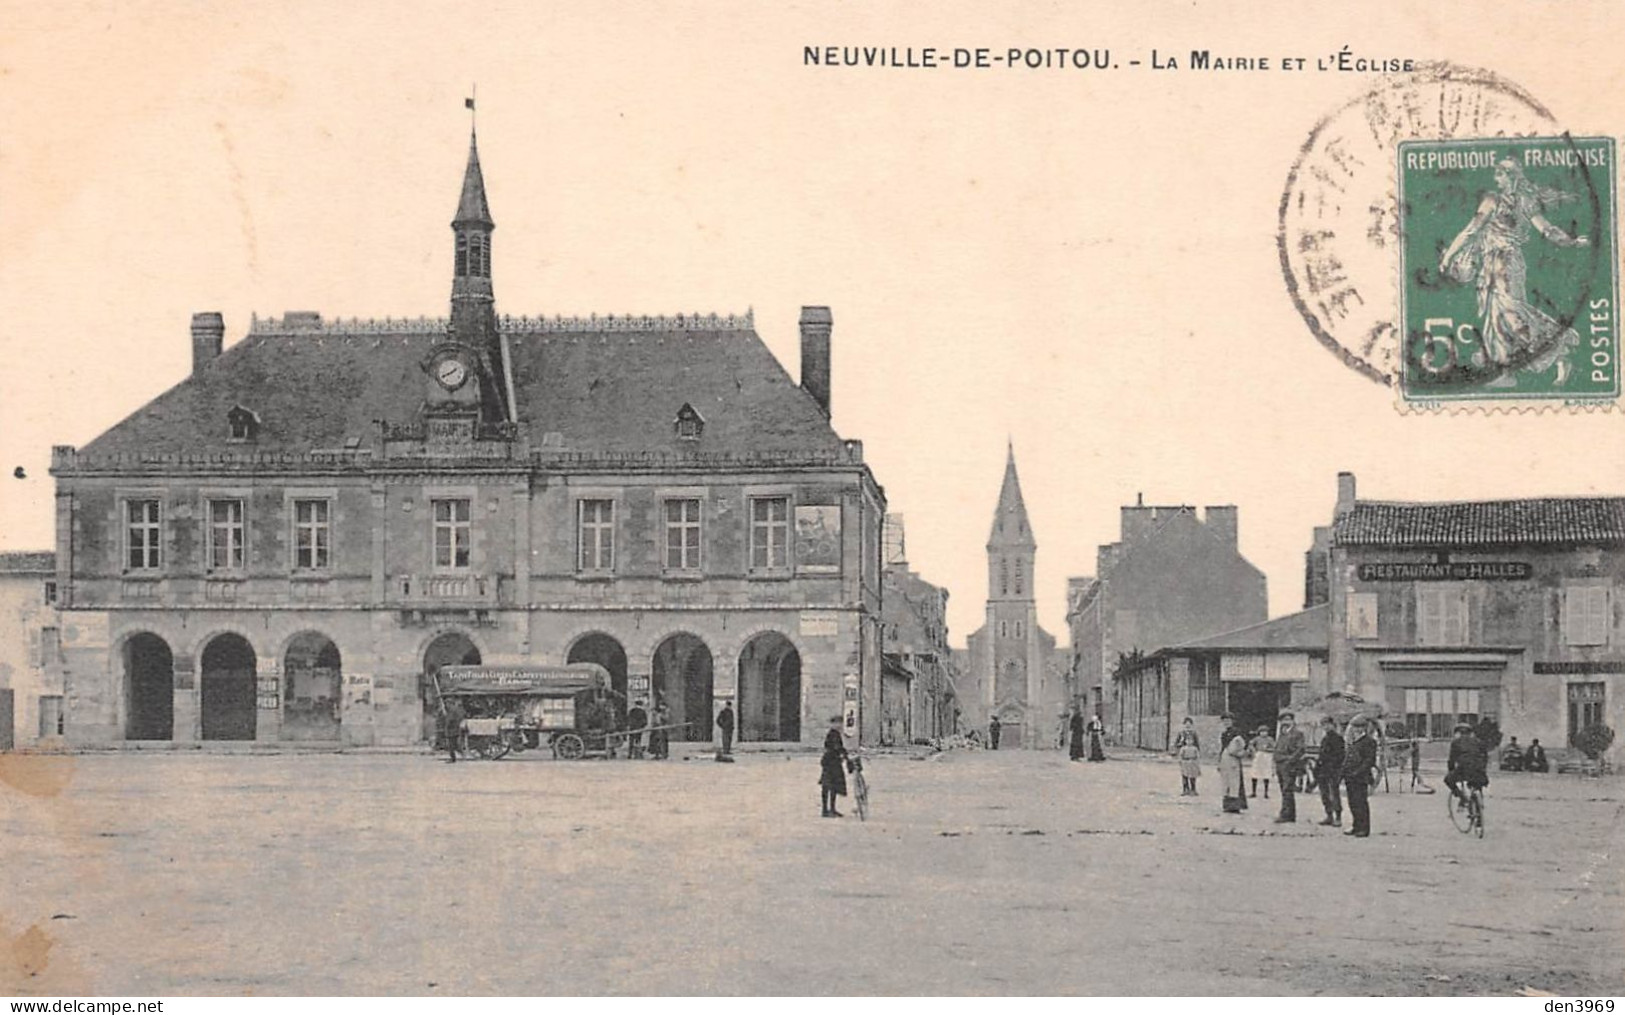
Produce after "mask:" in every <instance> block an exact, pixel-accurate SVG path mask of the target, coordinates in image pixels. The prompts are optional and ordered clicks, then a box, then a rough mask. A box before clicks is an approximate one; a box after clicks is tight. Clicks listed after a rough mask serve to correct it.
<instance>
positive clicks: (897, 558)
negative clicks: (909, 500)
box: [880, 512, 908, 568]
mask: <svg viewBox="0 0 1625 1015" xmlns="http://www.w3.org/2000/svg"><path fill="white" fill-rule="evenodd" d="M880 552H881V555H882V556H881V560H882V561H883V562H884V563H885V565H886V566H887V567H893V566H902V567H905V568H906V567H908V550H907V548H906V544H905V543H904V542H903V516H902V515H900V514H893V513H891V512H887V513H886V517H885V521H884V522H882V523H881V530H880Z"/></svg>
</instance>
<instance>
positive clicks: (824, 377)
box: [801, 307, 835, 416]
mask: <svg viewBox="0 0 1625 1015" xmlns="http://www.w3.org/2000/svg"><path fill="white" fill-rule="evenodd" d="M834 323H835V322H834V319H833V318H832V317H830V313H829V308H828V307H802V308H801V388H802V390H803V391H805V392H807V394H809V395H811V396H813V399H814V401H816V402H817V403H818V407H819V408H820V409H823V410H824V415H825V416H828V415H829V333H830V329H831V327H833V325H834Z"/></svg>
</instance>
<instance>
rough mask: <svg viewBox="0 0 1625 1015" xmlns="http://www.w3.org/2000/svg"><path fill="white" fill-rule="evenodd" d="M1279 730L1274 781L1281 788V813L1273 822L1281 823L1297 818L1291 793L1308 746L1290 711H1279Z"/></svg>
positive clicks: (1296, 807) (1276, 741)
mask: <svg viewBox="0 0 1625 1015" xmlns="http://www.w3.org/2000/svg"><path fill="white" fill-rule="evenodd" d="M1279 730H1280V735H1279V736H1277V737H1276V738H1275V781H1276V783H1277V784H1278V785H1279V786H1280V788H1281V814H1280V816H1279V817H1277V818H1276V819H1275V822H1276V824H1283V823H1288V822H1295V821H1297V820H1298V804H1297V800H1296V798H1295V797H1294V796H1293V795H1292V793H1293V790H1295V789H1296V788H1297V786H1296V782H1297V779H1298V776H1300V775H1302V774H1303V760H1304V755H1305V753H1307V751H1308V746H1307V745H1306V744H1305V743H1304V740H1303V730H1300V729H1298V724H1297V720H1296V717H1294V716H1293V714H1292V713H1291V712H1282V713H1281V719H1280V726H1279Z"/></svg>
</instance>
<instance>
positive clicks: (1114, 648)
mask: <svg viewBox="0 0 1625 1015" xmlns="http://www.w3.org/2000/svg"><path fill="white" fill-rule="evenodd" d="M1237 526H1238V519H1237V511H1236V508H1235V507H1233V506H1228V505H1226V506H1213V507H1209V508H1207V509H1206V510H1205V511H1204V512H1203V514H1202V517H1200V518H1198V517H1197V514H1196V509H1195V508H1193V507H1189V506H1184V505H1174V506H1149V505H1146V504H1145V503H1143V501H1142V502H1137V503H1135V504H1133V505H1130V506H1125V507H1124V508H1123V509H1122V518H1121V533H1120V536H1119V539H1118V541H1117V542H1115V543H1108V544H1105V545H1102V546H1101V547H1100V549H1099V552H1098V554H1097V557H1096V569H1095V574H1093V575H1090V576H1086V577H1081V578H1073V579H1070V580H1069V581H1068V583H1067V590H1068V603H1067V626H1068V629H1069V631H1070V632H1071V641H1072V654H1071V666H1072V673H1071V681H1070V684H1071V691H1072V694H1073V695H1074V696H1075V698H1076V699H1078V700H1081V701H1083V702H1084V703H1085V705H1086V706H1087V707H1089V708H1091V709H1093V710H1094V711H1096V712H1098V713H1099V714H1100V716H1101V718H1102V719H1103V720H1105V721H1106V725H1107V727H1108V731H1109V732H1110V733H1112V734H1113V735H1116V736H1123V735H1124V733H1125V731H1124V730H1123V729H1121V728H1118V727H1117V726H1116V725H1115V724H1114V723H1113V722H1112V721H1111V720H1109V719H1108V718H1107V717H1108V716H1121V715H1122V714H1123V713H1122V712H1121V711H1120V709H1119V708H1118V705H1117V702H1116V701H1115V700H1114V695H1115V694H1116V691H1117V685H1116V682H1115V681H1114V680H1113V675H1114V674H1115V672H1116V671H1117V668H1118V665H1119V662H1120V660H1122V659H1125V658H1133V657H1134V656H1135V655H1136V654H1138V655H1139V656H1144V655H1146V654H1148V653H1152V652H1155V651H1157V650H1159V649H1161V648H1164V647H1166V646H1170V645H1187V644H1191V643H1193V642H1194V641H1195V640H1197V639H1199V638H1202V637H1206V636H1208V635H1212V634H1215V633H1218V632H1223V631H1234V630H1237V629H1240V628H1244V627H1248V626H1250V625H1253V624H1258V623H1262V622H1263V621H1264V620H1265V618H1266V617H1268V616H1269V602H1268V595H1267V590H1266V584H1265V578H1264V574H1263V572H1262V571H1260V570H1259V569H1258V568H1256V567H1254V566H1253V565H1252V564H1251V563H1250V562H1249V561H1248V560H1247V558H1245V557H1243V556H1242V555H1241V550H1240V548H1239V545H1238V530H1237Z"/></svg>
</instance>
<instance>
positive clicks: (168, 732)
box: [124, 633, 175, 740]
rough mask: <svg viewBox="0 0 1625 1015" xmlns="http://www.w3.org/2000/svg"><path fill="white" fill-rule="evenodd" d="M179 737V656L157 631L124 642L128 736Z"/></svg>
mask: <svg viewBox="0 0 1625 1015" xmlns="http://www.w3.org/2000/svg"><path fill="white" fill-rule="evenodd" d="M174 737H175V656H174V653H172V652H171V651H170V650H169V643H168V642H166V641H164V640H163V639H162V638H160V637H158V636H157V635H155V634H144V633H143V634H137V635H134V636H132V637H131V638H130V639H129V640H128V641H126V642H125V643H124V738H125V739H126V740H172V739H174Z"/></svg>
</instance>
